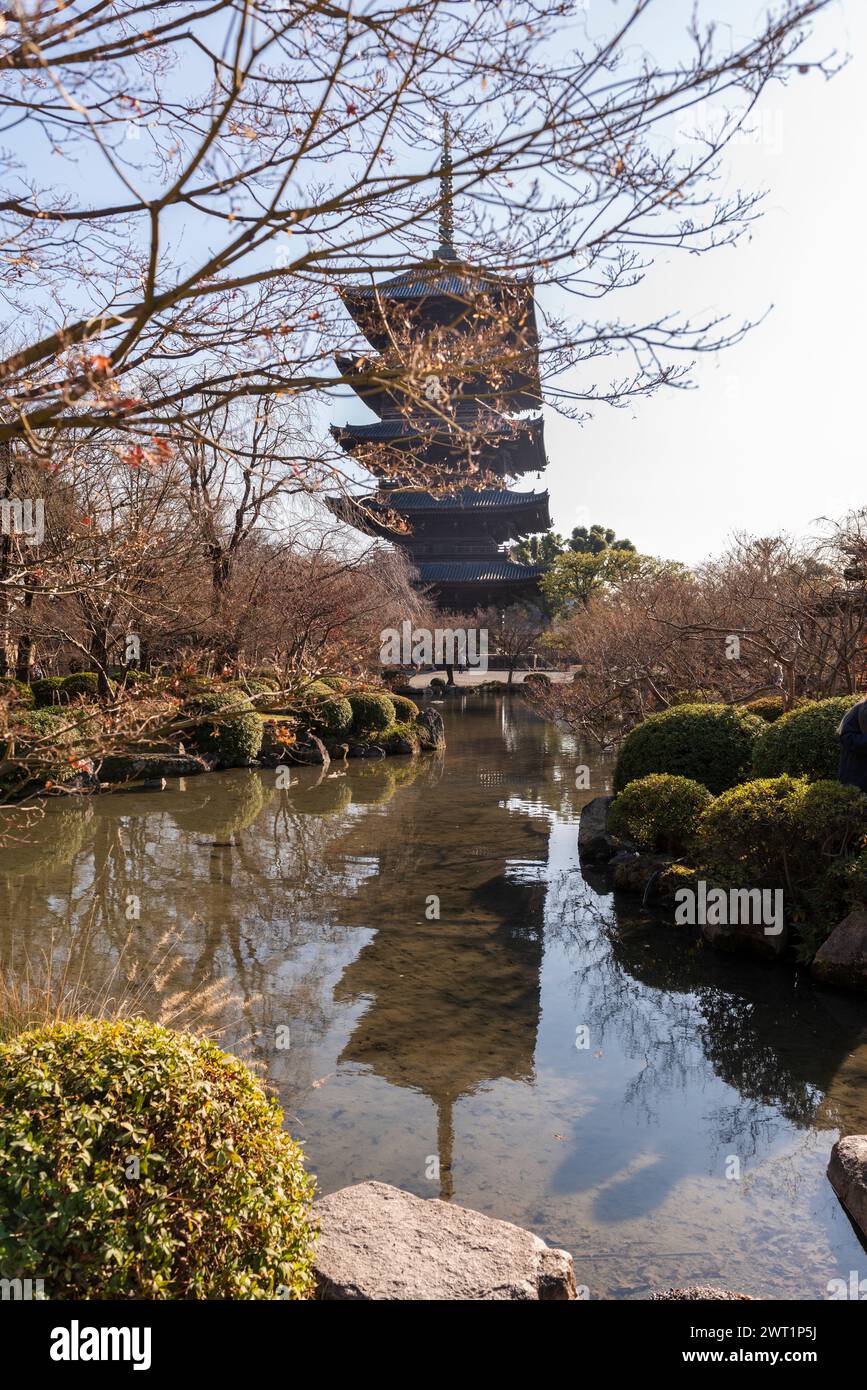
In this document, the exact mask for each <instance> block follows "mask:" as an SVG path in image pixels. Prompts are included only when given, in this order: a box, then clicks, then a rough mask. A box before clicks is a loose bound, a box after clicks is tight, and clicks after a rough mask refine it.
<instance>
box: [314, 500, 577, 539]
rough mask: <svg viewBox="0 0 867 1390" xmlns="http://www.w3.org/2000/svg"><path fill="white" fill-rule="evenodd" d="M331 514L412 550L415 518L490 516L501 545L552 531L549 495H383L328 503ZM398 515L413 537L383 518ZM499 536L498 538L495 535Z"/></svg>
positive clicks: (327, 501) (368, 532) (325, 501)
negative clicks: (497, 531)
mask: <svg viewBox="0 0 867 1390" xmlns="http://www.w3.org/2000/svg"><path fill="white" fill-rule="evenodd" d="M322 500H323V501H324V503H325V505H326V507H327V508H328V510H329V511H330V512H331V513H332V514H333V515H334V516H336V517H337V519H338V520H339V521H343V522H345V523H347V524H348V525H350V526H354V527H355V528H356V529H357V530H359V531H365V532H367V534H368V535H372V536H381V537H382V538H383V539H384V540H388V541H391V542H392V543H393V544H395V545H405V546H408V547H409V548H410V549H412V534H413V529H412V522H413V518H427V517H455V516H475V515H479V514H482V515H485V516H489V517H491V518H493V519H494V520H496V521H497V522H498V523H499V525H498V527H497V530H499V532H500V536H501V539H502V540H507V539H508V538H509V537H510V536H512V537H517V536H524V535H531V534H533V533H534V532H538V531H545V530H547V529H548V527H549V526H550V525H551V516H550V513H549V511H548V493H547V492H509V491H507V490H506V489H503V488H481V489H479V490H478V491H473V490H472V489H471V488H461V489H460V490H459V491H457V492H455V493H452V494H449V495H448V496H445V497H434V496H432V495H431V494H430V493H429V492H418V491H403V490H400V489H395V490H394V491H388V492H380V493H378V494H377V495H376V496H375V497H365V498H355V497H347V496H337V497H324V498H323V499H322ZM388 512H393V513H395V514H396V515H397V516H402V517H406V519H407V521H408V522H409V523H410V531H409V532H401V531H398V530H396V529H395V527H394V526H389V525H388V523H387V521H386V520H385V519H383V520H382V521H380V520H379V516H380V515H382V514H384V513H388ZM495 534H496V532H495Z"/></svg>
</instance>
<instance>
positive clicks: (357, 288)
mask: <svg viewBox="0 0 867 1390" xmlns="http://www.w3.org/2000/svg"><path fill="white" fill-rule="evenodd" d="M496 293H511V294H515V293H524V294H530V295H532V293H533V281H532V278H531V277H529V276H528V277H527V279H525V280H519V279H517V278H513V277H511V276H505V275H498V274H495V273H494V272H492V271H488V270H484V269H483V268H482V267H480V266H473V265H470V264H469V263H468V262H462V261H457V260H455V261H453V262H452V261H444V260H441V259H440V258H439V257H434V258H433V259H432V260H430V261H422V262H421V263H420V264H419V265H416V266H410V267H409V268H408V269H407V270H402V271H400V272H399V274H397V275H394V276H392V278H391V279H390V280H380V281H379V282H378V283H376V284H371V285H347V286H346V288H345V289H344V290H343V299H344V301H345V302H346V301H349V300H359V301H361V302H362V303H370V302H371V301H373V302H374V303H375V302H376V300H378V299H391V300H409V301H411V302H412V301H415V302H417V301H419V300H422V299H463V300H470V299H474V298H476V297H477V296H478V295H481V294H496Z"/></svg>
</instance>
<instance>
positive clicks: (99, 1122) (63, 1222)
mask: <svg viewBox="0 0 867 1390" xmlns="http://www.w3.org/2000/svg"><path fill="white" fill-rule="evenodd" d="M136 1163H137V1166H138V1172H137V1176H132V1175H131V1174H132V1173H135V1171H136V1170H135V1164H136ZM131 1165H133V1166H132V1168H131ZM311 1200H312V1182H311V1180H310V1179H309V1178H308V1177H307V1175H306V1173H305V1172H304V1167H303V1161H302V1154H301V1152H300V1150H299V1149H298V1147H297V1145H296V1144H295V1143H293V1141H292V1140H291V1139H290V1138H289V1136H288V1135H287V1134H285V1133H284V1132H283V1130H282V1128H281V1114H280V1110H279V1107H278V1106H277V1104H276V1102H275V1101H273V1100H270V1099H269V1098H268V1097H267V1096H266V1094H265V1092H264V1090H263V1089H262V1086H261V1084H260V1083H259V1081H257V1080H256V1078H255V1077H254V1076H253V1075H252V1074H251V1072H250V1071H248V1069H247V1068H246V1067H245V1066H244V1064H243V1063H242V1062H240V1061H239V1060H238V1059H237V1058H236V1057H232V1056H229V1055H228V1054H227V1053H225V1052H222V1051H220V1049H219V1048H217V1047H215V1046H214V1044H213V1043H211V1042H208V1041H207V1040H205V1039H203V1038H195V1037H190V1036H184V1035H181V1034H178V1033H173V1032H170V1031H169V1030H168V1029H166V1028H161V1027H158V1026H157V1025H155V1024H152V1023H147V1022H145V1021H144V1020H141V1019H137V1020H133V1021H126V1022H97V1021H95V1020H90V1019H85V1020H81V1021H76V1022H74V1023H56V1024H52V1025H49V1026H48V1027H44V1028H40V1029H37V1030H34V1031H33V1032H30V1033H24V1034H21V1035H20V1036H19V1037H17V1038H14V1039H12V1040H11V1041H10V1042H7V1043H5V1044H4V1045H3V1046H2V1047H0V1212H2V1218H0V1269H2V1271H3V1275H4V1277H5V1278H20V1277H24V1276H28V1275H31V1274H32V1273H33V1272H34V1271H38V1272H39V1276H40V1278H43V1279H44V1280H45V1293H46V1295H47V1297H48V1298H51V1299H82V1298H86V1299H205V1298H207V1299H245V1300H246V1299H272V1298H279V1297H287V1296H288V1297H290V1298H296V1299H297V1298H307V1297H310V1296H311V1291H312V1275H311V1228H310V1207H311Z"/></svg>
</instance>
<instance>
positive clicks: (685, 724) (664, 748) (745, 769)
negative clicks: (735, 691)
mask: <svg viewBox="0 0 867 1390" xmlns="http://www.w3.org/2000/svg"><path fill="white" fill-rule="evenodd" d="M765 727H766V726H765V724H764V723H763V721H762V720H761V719H759V718H757V717H756V715H754V714H744V713H743V712H742V711H741V710H738V709H735V708H734V707H733V706H732V705H700V704H694V705H676V706H674V707H673V708H672V709H667V710H663V711H662V712H661V713H660V714H651V715H650V716H649V718H647V719H645V720H644V722H643V723H642V724H639V725H638V726H637V727H636V728H634V729H632V730H631V731H630V732H629V733H628V734H627V735H626V738H625V739H624V740H623V743H622V744H621V745H620V751H619V752H618V754H617V762H616V765H615V768H614V790H615V792H619V791H622V790H623V788H624V787H625V786H626V785H627V784H628V783H629V782H634V781H635V780H636V779H637V778H639V777H647V776H648V775H649V774H650V773H653V772H667V773H670V774H671V775H672V776H675V777H689V778H691V779H692V780H693V781H695V782H700V783H701V784H702V786H703V787H707V789H708V791H710V792H713V793H714V795H717V794H718V793H719V792H722V791H725V790H726V789H727V788H728V787H733V786H734V785H735V784H736V783H737V782H742V781H743V780H744V778H745V777H747V776H748V775H749V771H750V765H751V761H752V754H753V747H754V745H755V742H756V740H757V738H758V737H759V735H760V734H761V733H762V732H763V731H764V729H765Z"/></svg>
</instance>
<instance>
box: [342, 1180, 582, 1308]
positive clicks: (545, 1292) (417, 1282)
mask: <svg viewBox="0 0 867 1390" xmlns="http://www.w3.org/2000/svg"><path fill="white" fill-rule="evenodd" d="M315 1213H316V1216H317V1217H318V1220H319V1227H320V1234H319V1241H318V1244H317V1247H316V1258H315V1265H316V1279H317V1285H318V1293H319V1297H320V1298H328V1299H344V1300H346V1299H377V1300H381V1299H391V1300H397V1299H405V1300H423V1301H429V1300H432V1299H442V1300H452V1299H460V1300H478V1299H493V1300H497V1301H500V1300H503V1299H516V1300H519V1301H521V1302H527V1301H530V1300H535V1299H560V1300H562V1299H573V1298H575V1297H576V1290H575V1273H574V1270H573V1268H572V1257H571V1255H569V1254H567V1253H566V1251H565V1250H554V1249H552V1248H551V1247H550V1246H548V1245H546V1244H545V1242H544V1241H543V1240H540V1239H539V1237H538V1236H534V1235H533V1234H532V1233H531V1232H530V1231H525V1230H522V1228H521V1227H520V1226H513V1225H512V1224H511V1222H509V1221H495V1220H494V1219H493V1218H491V1217H490V1216H483V1215H482V1214H481V1213H480V1212H477V1211H470V1210H469V1209H468V1208H467V1207H458V1206H454V1205H452V1204H451V1203H449V1202H441V1201H439V1200H438V1199H437V1198H432V1199H429V1200H425V1199H424V1198H421V1197H414V1196H413V1195H412V1194H411V1193H409V1192H402V1191H401V1190H400V1189H399V1188H397V1187H390V1186H389V1185H388V1184H387V1183H382V1182H362V1183H358V1184H357V1185H356V1186H354V1187H343V1188H341V1189H340V1191H339V1192H332V1193H331V1194H330V1196H328V1197H323V1198H322V1200H321V1201H319V1202H317V1203H316V1206H315Z"/></svg>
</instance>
